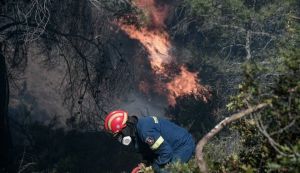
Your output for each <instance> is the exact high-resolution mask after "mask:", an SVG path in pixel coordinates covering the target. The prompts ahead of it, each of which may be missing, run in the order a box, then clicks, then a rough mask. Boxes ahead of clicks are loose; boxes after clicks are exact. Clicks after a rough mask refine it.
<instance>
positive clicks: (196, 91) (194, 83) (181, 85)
mask: <svg viewBox="0 0 300 173" xmlns="http://www.w3.org/2000/svg"><path fill="white" fill-rule="evenodd" d="M197 75H198V74H197V73H193V72H189V71H188V70H187V68H186V67H185V66H181V67H180V74H179V75H177V76H176V77H174V78H173V80H172V81H170V82H169V83H167V84H166V87H167V88H168V90H169V91H170V93H169V97H168V101H169V103H170V105H175V104H176V98H177V97H180V96H183V95H194V96H195V98H196V99H198V98H199V99H202V100H203V101H205V102H207V99H208V98H209V97H210V93H209V91H208V89H207V88H205V87H204V86H202V85H200V84H199V79H198V78H197Z"/></svg>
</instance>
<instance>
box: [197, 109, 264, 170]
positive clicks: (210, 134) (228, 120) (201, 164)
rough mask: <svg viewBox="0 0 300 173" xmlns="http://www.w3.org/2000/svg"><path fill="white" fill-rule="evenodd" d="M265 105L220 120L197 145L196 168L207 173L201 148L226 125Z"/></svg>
mask: <svg viewBox="0 0 300 173" xmlns="http://www.w3.org/2000/svg"><path fill="white" fill-rule="evenodd" d="M267 106H268V104H267V103H261V104H259V105H257V106H254V107H250V108H248V109H246V110H243V111H241V112H239V113H236V114H233V115H231V116H230V117H227V118H225V119H224V120H222V121H221V122H220V123H219V124H217V125H216V126H215V127H214V128H213V129H212V130H211V131H210V132H208V133H207V134H206V135H205V136H204V137H203V138H202V139H201V140H200V141H199V142H198V144H197V147H196V159H197V164H198V167H199V168H200V171H201V172H202V173H208V168H207V165H206V162H205V160H204V157H203V147H204V146H205V144H206V143H207V142H208V141H209V140H210V139H211V138H212V137H214V136H215V135H216V134H217V133H218V132H220V131H221V130H222V129H223V128H224V127H225V126H226V125H228V124H230V123H231V122H234V121H236V120H238V119H240V118H242V117H244V116H246V115H249V114H251V113H253V112H256V111H258V110H261V109H263V108H265V107H267Z"/></svg>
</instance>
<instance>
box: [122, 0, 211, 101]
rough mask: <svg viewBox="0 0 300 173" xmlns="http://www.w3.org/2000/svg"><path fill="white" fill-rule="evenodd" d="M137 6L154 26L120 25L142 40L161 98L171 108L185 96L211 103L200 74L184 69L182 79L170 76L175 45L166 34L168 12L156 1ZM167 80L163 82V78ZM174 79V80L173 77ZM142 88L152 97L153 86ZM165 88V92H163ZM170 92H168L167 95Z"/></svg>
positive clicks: (141, 0) (138, 2) (137, 2)
mask: <svg viewBox="0 0 300 173" xmlns="http://www.w3.org/2000/svg"><path fill="white" fill-rule="evenodd" d="M134 2H135V5H136V6H137V7H138V8H140V9H142V10H145V11H146V13H147V14H148V15H149V17H150V18H151V21H152V23H151V24H152V25H148V26H145V27H142V28H139V29H138V28H136V27H135V26H134V25H127V24H122V23H118V25H119V26H120V28H121V30H123V31H124V32H125V33H127V34H128V36H129V37H130V38H132V39H136V40H138V41H139V42H140V43H141V44H142V45H143V46H144V47H145V48H146V50H147V52H148V53H149V60H150V64H151V68H152V70H153V71H154V72H155V74H156V76H157V78H158V79H157V80H155V81H156V83H155V84H154V85H153V86H155V87H156V88H155V90H156V91H157V93H158V94H165V95H166V96H167V98H168V102H169V104H170V105H172V106H174V105H175V104H176V98H177V97H180V96H184V95H194V96H195V98H198V99H202V100H203V101H205V102H206V101H207V100H208V99H209V97H210V93H209V91H208V89H207V88H205V87H204V86H202V85H200V84H199V79H198V77H197V76H198V74H197V73H193V72H190V71H188V69H187V68H186V67H185V66H180V68H179V69H180V72H179V74H178V75H175V76H174V75H170V74H168V73H169V71H168V70H167V69H166V68H165V65H168V64H170V63H171V62H172V61H175V59H174V57H172V56H171V54H170V48H171V46H172V45H171V42H170V38H169V35H168V33H167V32H166V31H165V30H164V27H165V25H164V20H165V18H166V12H167V11H168V8H167V7H166V6H157V4H155V1H154V0H135V1H134ZM162 76H163V77H165V78H167V81H162V80H160V79H159V78H160V77H162ZM172 76H173V77H172ZM139 88H140V89H141V91H143V92H144V93H148V91H149V86H148V85H147V84H146V83H145V82H144V81H142V82H141V83H140V84H139ZM162 88H163V89H162ZM164 91H166V92H164Z"/></svg>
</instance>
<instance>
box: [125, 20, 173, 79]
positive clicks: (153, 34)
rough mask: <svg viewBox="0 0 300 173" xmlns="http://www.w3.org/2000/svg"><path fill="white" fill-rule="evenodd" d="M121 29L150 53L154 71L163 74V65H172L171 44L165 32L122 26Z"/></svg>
mask: <svg viewBox="0 0 300 173" xmlns="http://www.w3.org/2000/svg"><path fill="white" fill-rule="evenodd" d="M120 27H121V29H122V30H123V31H125V32H126V33H127V34H128V35H129V37H130V38H132V39H136V40H139V41H140V43H141V44H142V45H143V46H144V47H145V48H146V49H147V51H148V53H149V58H150V62H151V67H152V69H153V70H155V72H157V73H160V74H163V73H164V67H163V65H164V64H168V63H170V61H171V58H172V57H171V56H170V54H169V50H170V46H171V44H170V41H169V36H168V34H167V33H166V32H165V31H157V30H149V29H147V28H141V29H137V28H136V27H135V26H132V25H121V26H120Z"/></svg>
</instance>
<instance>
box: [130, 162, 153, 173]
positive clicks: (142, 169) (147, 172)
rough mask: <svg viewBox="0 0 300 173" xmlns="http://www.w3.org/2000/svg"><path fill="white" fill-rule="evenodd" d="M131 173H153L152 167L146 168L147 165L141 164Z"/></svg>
mask: <svg viewBox="0 0 300 173" xmlns="http://www.w3.org/2000/svg"><path fill="white" fill-rule="evenodd" d="M131 173H153V170H152V167H151V166H149V167H146V166H145V164H143V163H140V164H139V165H138V166H137V167H136V168H134V169H133V170H132V171H131Z"/></svg>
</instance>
